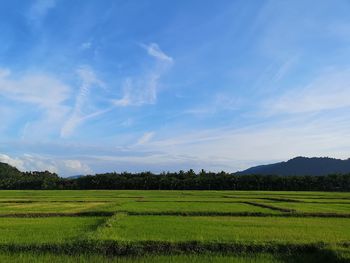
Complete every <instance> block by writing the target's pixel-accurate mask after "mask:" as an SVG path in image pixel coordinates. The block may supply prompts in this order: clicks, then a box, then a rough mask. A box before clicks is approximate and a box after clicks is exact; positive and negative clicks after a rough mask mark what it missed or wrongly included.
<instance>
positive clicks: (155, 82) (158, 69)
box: [113, 43, 173, 107]
mask: <svg viewBox="0 0 350 263" xmlns="http://www.w3.org/2000/svg"><path fill="white" fill-rule="evenodd" d="M142 46H143V47H144V48H145V49H146V50H147V52H148V54H149V55H150V56H152V57H154V58H156V60H157V65H155V67H154V68H153V69H152V70H150V71H148V72H146V73H143V74H141V75H140V76H137V77H129V78H127V79H126V80H125V81H124V84H123V88H122V89H123V96H122V98H120V99H117V100H114V101H113V103H114V105H115V106H118V107H125V106H141V105H144V104H154V103H155V102H156V101H157V93H158V89H159V81H160V79H161V77H162V75H163V74H164V72H165V71H166V70H167V69H168V67H169V66H171V65H172V63H173V58H171V57H170V56H168V55H166V54H165V53H164V52H163V51H162V50H161V49H160V48H159V46H158V45H157V44H154V43H152V44H150V45H142Z"/></svg>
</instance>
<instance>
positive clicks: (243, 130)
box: [0, 0, 350, 176]
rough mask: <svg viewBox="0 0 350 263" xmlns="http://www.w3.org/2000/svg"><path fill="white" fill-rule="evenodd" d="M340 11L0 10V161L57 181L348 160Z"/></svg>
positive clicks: (60, 5)
mask: <svg viewBox="0 0 350 263" xmlns="http://www.w3.org/2000/svg"><path fill="white" fill-rule="evenodd" d="M349 14H350V2H349V1H348V0H332V1H331V0H319V1H312V0H293V1H292V0H291V1H280V0H271V1H264V0H251V1H246V0H239V1H235V0H219V1H209V0H207V1H203V0H190V1H189V0H178V1H171V2H169V1H160V0H138V1H129V0H128V1H120V0H113V1H112V0H110V1H108V0H106V1H97V0H84V1H83V0H77V1H68V0H32V1H22V0H11V1H10V0H8V1H6V0H5V1H1V3H0V32H1V34H0V161H3V162H8V163H10V164H13V165H16V166H17V167H18V168H20V169H22V170H46V169H47V170H50V171H52V172H57V173H59V174H60V175H62V176H69V175H76V174H86V173H97V172H106V171H125V170H128V171H143V170H150V171H154V172H160V171H168V170H169V171H174V170H180V169H190V168H194V169H196V170H197V169H201V168H204V169H206V170H212V171H219V170H226V171H236V170H240V169H244V168H248V167H249V166H252V165H257V164H262V163H269V162H275V161H281V160H286V159H289V158H292V157H295V156H300V155H302V156H331V157H337V158H348V157H350V154H349V153H350V117H349V116H350V16H349Z"/></svg>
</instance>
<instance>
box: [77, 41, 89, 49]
mask: <svg viewBox="0 0 350 263" xmlns="http://www.w3.org/2000/svg"><path fill="white" fill-rule="evenodd" d="M91 46H92V43H91V42H90V41H88V42H84V43H82V44H81V45H80V49H82V50H86V49H90V48H91Z"/></svg>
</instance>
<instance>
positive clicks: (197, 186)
mask: <svg viewBox="0 0 350 263" xmlns="http://www.w3.org/2000/svg"><path fill="white" fill-rule="evenodd" d="M0 189H8V190H10V189H14V190H20V189H27V190H55V189H62V190H88V189H105V190H258V191H259V190H269V191H337V192H339V191H343V192H345V191H350V174H330V175H326V176H310V175H304V176H300V175H298V176H281V175H259V174H252V175H241V174H235V173H226V172H223V171H222V172H219V173H214V172H207V171H204V170H202V171H200V172H198V173H196V172H195V171H194V170H192V169H191V170H189V171H179V172H163V173H160V174H154V173H151V172H140V173H128V172H122V173H117V172H112V173H104V174H96V175H86V176H80V177H75V178H63V177H60V176H58V175H57V174H55V173H51V172H48V171H44V172H39V171H34V172H21V171H19V170H18V169H16V168H15V167H12V166H10V165H8V164H4V163H0Z"/></svg>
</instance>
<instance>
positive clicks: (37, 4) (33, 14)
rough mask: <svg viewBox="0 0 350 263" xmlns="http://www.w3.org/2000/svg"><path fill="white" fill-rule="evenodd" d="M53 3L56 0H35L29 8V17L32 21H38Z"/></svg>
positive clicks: (52, 6)
mask: <svg viewBox="0 0 350 263" xmlns="http://www.w3.org/2000/svg"><path fill="white" fill-rule="evenodd" d="M55 5H56V0H35V1H34V2H33V4H32V6H31V7H30V9H29V14H28V16H29V19H30V20H31V21H32V22H34V23H40V22H41V20H42V19H43V18H44V17H45V16H46V14H47V13H48V12H49V11H50V9H52V8H54V7H55Z"/></svg>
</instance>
